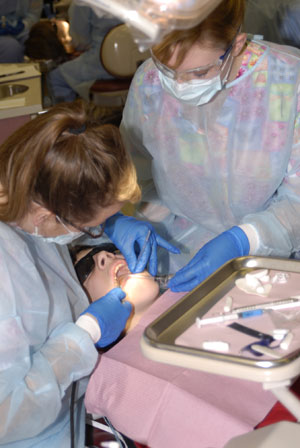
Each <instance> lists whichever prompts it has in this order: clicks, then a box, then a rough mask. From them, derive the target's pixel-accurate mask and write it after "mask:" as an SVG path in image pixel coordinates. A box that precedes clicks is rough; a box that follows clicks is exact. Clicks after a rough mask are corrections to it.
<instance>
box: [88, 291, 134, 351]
mask: <svg viewBox="0 0 300 448" xmlns="http://www.w3.org/2000/svg"><path fill="white" fill-rule="evenodd" d="M125 296H126V294H125V292H124V291H122V289H121V288H114V289H112V290H111V291H109V292H108V293H107V294H106V295H105V296H103V297H101V299H98V300H96V301H95V302H93V303H91V305H90V306H89V307H88V308H87V309H86V310H85V311H84V312H83V313H82V314H81V315H83V314H86V313H88V314H91V315H92V316H94V317H95V318H96V319H97V321H98V324H99V327H100V330H101V338H100V339H99V341H98V342H96V344H95V345H96V346H97V347H106V346H107V345H109V344H111V343H112V342H114V341H115V340H116V339H118V337H119V336H120V334H121V333H122V331H123V330H124V328H125V325H126V322H127V320H128V318H129V316H130V313H131V310H132V305H131V303H129V302H126V301H125V302H122V300H123V299H124V298H125Z"/></svg>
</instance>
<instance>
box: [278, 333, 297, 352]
mask: <svg viewBox="0 0 300 448" xmlns="http://www.w3.org/2000/svg"><path fill="white" fill-rule="evenodd" d="M293 339H294V335H293V333H292V332H291V331H289V332H288V333H287V334H286V335H285V337H284V338H283V339H282V341H281V342H280V348H282V350H287V349H288V348H289V346H290V344H291V342H292V340H293Z"/></svg>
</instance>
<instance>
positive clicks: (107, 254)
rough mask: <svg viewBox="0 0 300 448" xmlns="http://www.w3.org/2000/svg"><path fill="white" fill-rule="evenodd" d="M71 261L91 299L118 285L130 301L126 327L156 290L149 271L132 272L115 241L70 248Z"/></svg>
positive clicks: (127, 327) (135, 320) (130, 326)
mask: <svg viewBox="0 0 300 448" xmlns="http://www.w3.org/2000/svg"><path fill="white" fill-rule="evenodd" d="M72 258H73V263H74V266H75V271H76V273H77V276H78V279H79V281H80V283H81V285H82V286H83V287H84V289H85V291H86V292H87V294H88V296H89V298H90V300H91V301H92V302H93V301H95V300H97V299H98V298H99V297H102V296H104V295H105V294H107V293H108V292H110V291H111V290H112V289H114V288H116V287H120V288H121V289H122V290H123V291H124V292H125V293H126V300H127V301H128V302H130V303H131V305H132V313H131V316H130V318H129V319H128V321H127V324H126V328H125V330H126V331H128V330H130V329H131V328H133V327H134V326H135V325H136V324H137V323H138V321H139V320H140V318H141V317H142V315H143V314H144V312H145V311H146V310H147V309H148V308H149V306H150V305H151V304H152V303H153V302H154V300H155V299H156V298H157V297H158V294H159V285H158V283H157V282H156V281H155V279H154V277H152V276H151V275H150V274H149V272H147V271H143V272H142V273H140V274H132V273H131V272H130V270H129V268H128V265H127V263H126V260H125V258H124V257H123V255H122V254H121V252H120V251H119V250H118V249H117V248H116V246H115V245H114V244H111V243H102V244H100V245H98V246H94V247H80V246H75V247H74V248H73V257H72Z"/></svg>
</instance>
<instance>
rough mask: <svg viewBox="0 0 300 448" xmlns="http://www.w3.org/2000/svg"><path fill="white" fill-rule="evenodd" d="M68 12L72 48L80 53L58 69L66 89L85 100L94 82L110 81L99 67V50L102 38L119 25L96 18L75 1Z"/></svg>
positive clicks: (109, 18) (108, 17)
mask: <svg viewBox="0 0 300 448" xmlns="http://www.w3.org/2000/svg"><path fill="white" fill-rule="evenodd" d="M68 12H69V20H70V30H69V32H70V35H71V37H72V42H73V45H74V47H75V48H76V50H78V51H82V52H83V53H82V54H81V55H80V56H79V57H77V58H75V59H73V60H71V61H68V62H65V63H64V64H62V65H60V66H59V68H58V69H59V71H60V73H61V74H62V76H63V77H64V79H65V81H66V82H67V83H68V85H69V86H70V87H71V88H72V89H73V90H75V92H77V93H78V95H80V96H81V97H82V98H84V99H86V100H89V89H90V87H91V86H92V85H93V84H94V82H95V81H96V80H97V79H111V78H113V76H112V75H110V74H109V73H108V72H107V71H106V70H105V69H104V68H103V66H102V64H101V61H100V47H101V43H102V41H103V39H104V36H105V35H106V34H107V33H108V31H109V30H110V29H111V28H113V27H114V26H116V25H118V24H119V23H120V21H119V20H118V19H116V18H115V17H112V16H111V15H109V14H108V13H105V12H103V15H102V16H100V15H99V14H98V15H97V14H96V13H95V12H94V11H93V9H92V8H91V7H89V6H88V5H84V4H78V3H77V1H73V2H72V3H71V6H70V8H69V11H68Z"/></svg>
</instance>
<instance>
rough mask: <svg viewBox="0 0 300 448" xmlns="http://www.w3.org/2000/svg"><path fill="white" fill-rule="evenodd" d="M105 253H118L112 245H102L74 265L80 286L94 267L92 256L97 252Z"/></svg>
mask: <svg viewBox="0 0 300 448" xmlns="http://www.w3.org/2000/svg"><path fill="white" fill-rule="evenodd" d="M101 251H106V252H110V253H113V254H117V253H120V251H119V250H118V249H116V246H115V245H114V244H112V243H104V244H101V245H100V246H96V247H94V248H93V249H92V250H91V251H90V252H89V253H87V254H86V255H85V256H84V257H82V258H81V259H80V260H79V261H78V262H77V263H76V264H75V265H74V268H75V271H76V274H77V277H78V280H79V282H80V284H81V285H83V283H84V282H85V280H86V279H87V278H88V277H89V275H90V274H91V272H92V271H93V269H94V267H95V260H94V258H93V257H94V255H96V254H97V253H98V252H101Z"/></svg>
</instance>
